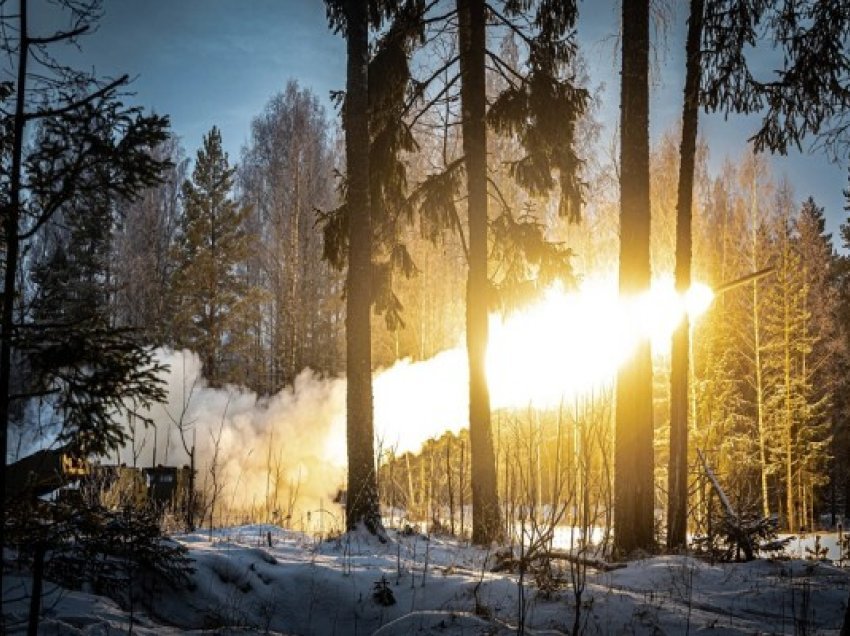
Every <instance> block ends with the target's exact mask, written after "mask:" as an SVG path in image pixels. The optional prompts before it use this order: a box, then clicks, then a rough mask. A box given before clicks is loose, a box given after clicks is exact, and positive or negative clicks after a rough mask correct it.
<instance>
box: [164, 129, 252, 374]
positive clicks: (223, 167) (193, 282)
mask: <svg viewBox="0 0 850 636" xmlns="http://www.w3.org/2000/svg"><path fill="white" fill-rule="evenodd" d="M234 173H235V169H234V168H231V167H230V165H229V163H228V158H227V153H225V152H224V150H223V148H222V145H221V133H220V132H219V130H218V128H216V127H213V128H212V130H210V132H209V133H208V134H207V135H205V136H204V140H203V148H201V149H200V150H198V153H197V158H196V161H195V167H194V170H193V171H192V179H191V180H187V181H185V182H184V184H183V202H184V203H183V205H184V209H183V216H182V218H181V223H180V233H179V236H178V239H177V246H176V261H177V262H176V269H175V272H174V276H173V279H172V283H171V297H172V299H173V302H174V304H175V317H174V324H173V334H172V335H173V338H174V344H175V345H176V346H178V347H187V348H190V349H192V350H194V351H197V352H198V354H199V355H200V357H201V362H202V364H203V368H204V374H205V376H206V378H207V380H208V381H209V382H210V383H211V384H212V385H213V386H217V385H220V384H222V383H224V382H229V381H238V379H239V369H240V363H241V362H242V361H243V359H242V358H243V352H244V351H245V350H246V348H247V344H246V340H247V339H249V338H250V334H251V327H252V325H253V324H255V323H254V321H253V320H252V318H253V314H254V312H255V311H256V306H257V304H256V302H255V301H256V289H255V288H252V287H249V286H248V285H247V284H246V281H245V277H244V263H245V261H246V259H247V256H248V251H249V244H248V238H247V233H246V232H245V228H244V221H245V217H246V215H247V213H248V210H247V208H241V207H239V206H238V205H237V204H236V203H235V202H234V201H233V199H232V198H231V190H232V187H233V175H234Z"/></svg>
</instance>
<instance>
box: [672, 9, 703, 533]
mask: <svg viewBox="0 0 850 636" xmlns="http://www.w3.org/2000/svg"><path fill="white" fill-rule="evenodd" d="M702 15H703V0H691V17H690V20H689V23H688V40H687V43H686V45H685V55H686V57H687V60H686V72H685V99H684V106H683V107H682V145H681V146H680V149H679V191H678V194H677V199H676V291H677V292H678V293H679V294H686V293H687V291H688V289H689V288H690V286H691V251H692V247H691V246H692V240H691V214H692V212H691V210H692V206H693V194H694V163H695V158H696V145H697V126H698V121H699V85H700V77H701V76H702V65H701V64H700V41H701V40H702ZM689 349H690V325H689V323H688V315H687V314H685V316H684V319H683V320H682V322H681V323H680V324H679V326H678V327H677V329H676V331H675V332H674V333H673V347H672V353H671V357H672V360H671V369H670V466H669V470H668V479H669V481H668V490H667V492H668V500H667V547H668V548H670V549H673V548H684V547H685V546H686V545H687V530H688V353H689Z"/></svg>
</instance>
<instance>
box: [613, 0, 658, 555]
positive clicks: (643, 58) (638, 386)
mask: <svg viewBox="0 0 850 636" xmlns="http://www.w3.org/2000/svg"><path fill="white" fill-rule="evenodd" d="M622 24H623V50H622V78H621V104H620V140H621V141H620V271H619V279H620V296H621V297H623V298H626V299H629V298H635V297H637V296H638V295H640V294H644V293H646V292H648V291H649V288H650V281H651V269H650V267H651V266H650V252H649V236H650V205H649V83H648V79H649V0H623V21H622ZM616 399H617V410H616V418H615V420H616V421H615V449H614V452H615V454H614V457H615V473H614V506H615V515H616V516H615V524H614V545H615V548H616V550H617V551H618V552H619V553H620V554H621V555H628V554H629V553H631V552H633V551H634V550H638V549H640V550H652V549H654V523H653V519H654V516H653V511H654V507H655V505H654V503H655V502H654V484H653V466H654V458H653V446H652V441H653V421H652V356H651V352H650V345H649V340H648V339H646V338H644V339H642V340H641V341H640V342H639V343H638V346H637V347H636V348H635V352H634V354H633V355H632V357H631V358H630V359H629V361H628V362H626V363H625V364H624V365H623V366H622V367H621V368H620V370H619V371H618V374H617V398H616Z"/></svg>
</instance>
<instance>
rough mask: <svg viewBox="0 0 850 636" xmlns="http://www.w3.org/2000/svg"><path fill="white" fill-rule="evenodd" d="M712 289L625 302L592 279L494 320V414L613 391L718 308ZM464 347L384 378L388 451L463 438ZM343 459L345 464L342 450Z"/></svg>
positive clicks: (379, 394) (667, 289) (379, 379)
mask: <svg viewBox="0 0 850 636" xmlns="http://www.w3.org/2000/svg"><path fill="white" fill-rule="evenodd" d="M712 298H713V292H712V291H711V289H710V288H709V287H707V286H706V285H703V284H701V283H696V284H694V285H693V286H692V287H691V289H690V290H689V292H688V293H687V294H686V295H684V296H682V295H680V294H678V293H677V292H676V290H675V286H674V284H673V279H672V277H665V278H660V279H658V280H657V281H655V282H654V283H653V286H652V290H651V291H650V292H649V293H648V294H645V295H642V296H638V297H635V298H632V299H628V300H626V299H621V298H620V297H619V294H618V291H617V284H616V281H615V280H613V279H587V280H585V281H584V282H582V283H581V284H580V286H579V288H578V289H577V290H576V291H565V290H564V289H563V288H562V287H560V286H553V287H551V288H550V289H549V290H547V292H546V293H545V294H544V297H543V299H542V300H541V301H540V302H538V303H536V304H534V305H532V306H529V307H527V308H526V309H524V310H523V311H521V312H517V313H512V314H510V315H508V316H504V317H503V316H500V315H493V316H491V318H490V340H489V347H488V354H487V377H488V381H489V386H490V396H491V405H492V407H493V408H494V409H499V408H526V407H529V406H531V407H534V408H541V409H546V408H553V407H557V406H558V405H559V404H561V403H563V402H568V401H571V400H573V399H574V398H575V397H579V396H581V395H584V394H586V393H588V392H589V391H591V390H592V389H594V388H598V387H601V386H604V385H606V384H608V383H610V382H611V381H612V380H613V378H614V376H615V374H616V372H617V369H618V367H619V366H620V365H622V364H623V362H624V361H625V360H627V359H628V358H629V356H630V355H631V354H632V352H633V351H634V349H635V347H636V346H637V344H638V343H639V342H640V341H641V340H643V339H645V338H650V340H651V342H652V349H653V351H654V352H655V353H656V354H659V355H665V354H669V349H670V339H671V336H672V334H673V331H674V330H675V329H676V326H677V325H678V324H680V322H681V320H682V319H683V317H684V316H685V314H686V313H687V314H688V315H689V316H690V317H691V319H694V318H696V317H697V316H699V315H700V314H702V313H703V312H705V311H706V309H708V306H709V305H710V304H711V301H712ZM467 377H468V376H467V362H466V351H465V349H464V347H463V345H462V344H461V345H459V346H458V347H456V348H454V349H451V350H449V351H444V352H443V353H440V354H439V355H437V356H435V357H434V358H431V359H430V360H425V361H423V362H415V363H412V362H410V361H409V360H403V361H401V362H399V363H397V364H396V365H394V366H393V367H391V368H390V369H387V370H384V371H381V372H379V373H377V374H376V376H375V385H374V390H375V429H376V432H377V435H378V439H379V443H380V444H381V445H383V446H384V448H387V447H395V448H396V449H397V450H399V451H405V450H416V449H418V447H419V446H420V445H421V444H422V442H424V441H425V440H426V439H428V438H429V437H434V436H439V435H440V434H442V433H443V432H445V431H447V430H450V431H453V432H457V431H458V430H459V429H460V428H462V427H463V426H465V425H466V423H467V420H468V394H467V391H468V383H467ZM337 452H338V453H340V455H341V456H342V457H344V448H343V447H342V444H340V445H339V447H338V448H337Z"/></svg>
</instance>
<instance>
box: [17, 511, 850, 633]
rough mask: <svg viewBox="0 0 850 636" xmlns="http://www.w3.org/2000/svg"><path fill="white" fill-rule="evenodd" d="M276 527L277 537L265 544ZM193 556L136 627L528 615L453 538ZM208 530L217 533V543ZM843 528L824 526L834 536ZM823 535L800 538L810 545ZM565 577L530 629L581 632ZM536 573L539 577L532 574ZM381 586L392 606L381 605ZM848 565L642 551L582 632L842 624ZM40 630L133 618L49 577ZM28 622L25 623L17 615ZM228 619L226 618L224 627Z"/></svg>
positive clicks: (357, 623) (251, 529) (602, 587)
mask: <svg viewBox="0 0 850 636" xmlns="http://www.w3.org/2000/svg"><path fill="white" fill-rule="evenodd" d="M269 536H271V540H272V547H269V546H268V538H269ZM176 538H177V539H178V540H179V541H181V542H182V543H183V544H185V545H186V546H187V547H188V548H189V550H190V555H191V557H192V559H193V560H194V562H195V568H196V572H195V574H194V576H193V580H194V583H195V586H194V590H191V591H189V590H184V591H179V592H170V593H168V594H163V595H162V596H161V597H160V598H158V599H157V600H156V602H155V603H154V604H153V606H152V607H150V608H147V610H146V611H145V613H144V614H141V615H140V614H139V613H138V612H137V613H136V621H137V622H136V624H135V625H134V627H133V632H134V633H136V634H141V635H143V636H144V635H147V634H176V633H201V632H204V633H208V632H210V631H215V633H234V629H233V628H243V629H242V630H240V631H239V633H246V632H247V633H268V632H276V633H283V634H316V635H318V636H325V635H331V634H340V635H347V634H377V635H379V636H390V635H396V634H468V635H472V634H513V633H516V632H517V628H518V626H519V622H520V601H519V598H520V594H519V593H520V586H519V582H518V577H517V575H516V574H508V573H492V572H490V571H489V568H487V567H485V562H488V558H489V557H492V554H489V553H488V552H487V551H485V550H482V549H480V548H475V547H470V546H468V545H466V544H464V543H462V542H459V541H457V540H455V539H448V538H441V537H432V538H431V539H430V540H429V539H428V538H427V537H424V536H422V535H417V534H413V535H408V536H405V535H400V534H396V533H395V532H394V531H392V530H391V531H389V541H387V542H386V543H381V542H379V541H378V540H377V539H376V538H374V537H371V536H369V535H367V534H363V533H353V534H349V535H345V536H343V537H342V538H339V539H336V540H331V541H319V540H318V539H317V538H314V537H310V536H307V535H305V534H301V533H295V532H289V531H285V530H281V529H280V528H277V527H274V526H260V525H254V526H240V527H235V528H230V529H225V530H219V531H216V532H214V533H213V535H212V538H211V537H210V534H209V533H208V532H199V533H195V534H190V535H180V536H178V537H176ZM211 539H212V540H211ZM836 541H837V538H836V536H835V535H828V534H827V535H824V536H823V537H822V539H821V543H822V544H823V545H827V544H828V545H833V544H835V543H836ZM813 542H814V535H809V537H807V538H806V539H803V540H799V541H796V542H792V544H791V546H790V548H791V551H792V552H793V551H795V550H797V549H799V550H800V551H801V552H800V553H803V554H805V552H804V549H805V545H811V544H812V543H813ZM561 565H562V566H563V567H564V568H565V569H564V570H563V572H561V575H562V576H563V578H564V582H565V584H564V585H563V587H561V588H560V589H557V590H555V591H554V592H552V593H551V594H549V595H544V594H542V593H540V592H539V591H538V589H537V587H536V586H535V585H534V583H533V581H531V582H526V585H525V587H524V589H523V592H524V594H523V595H524V602H525V610H524V618H525V626H526V632H527V633H529V634H567V633H573V624H574V617H575V597H574V595H573V587H572V585H571V584H570V583H569V581H570V571H569V568H568V566H567V564H561ZM529 578H533V577H530V576H529ZM28 584H29V582H28V580H27V579H26V578H24V577H20V576H19V577H14V576H13V577H9V580H8V581H7V585H8V586H7V588H6V590H5V592H4V599H5V602H6V610H7V612H9V611H11V615H9V614H7V619H8V618H11V619H12V620H11V621H9V620H7V628H8V629H9V632H10V633H11V634H20V633H25V631H26V624H25V619H26V613H27V603H28V599H27V593H26V588H27V586H28ZM376 584H379V585H381V586H383V587H384V588H385V590H389V592H386V591H385V592H384V594H385V595H387V596H389V595H391V596H392V597H393V598H394V600H395V603H394V604H392V605H382V604H379V603H378V602H376V600H375V598H374V591H375V586H376ZM848 590H850V574H848V572H847V571H846V570H844V569H842V568H839V567H837V566H836V565H834V564H831V563H826V562H815V561H808V560H804V559H792V560H775V561H774V560H766V559H764V560H758V561H754V562H751V563H741V564H709V563H707V562H705V561H701V560H697V559H694V558H690V557H685V556H660V557H653V558H647V559H644V560H640V561H632V562H630V563H629V564H628V566H627V567H625V568H623V569H619V570H614V571H610V572H599V571H596V570H590V569H589V570H588V571H587V589H586V590H585V592H584V595H583V597H582V602H581V619H580V621H581V629H582V633H586V634H686V633H694V634H797V633H805V634H837V633H838V632H839V630H840V628H841V623H842V620H843V616H844V607H845V603H846V601H847V598H848ZM45 591H46V592H47V593H48V594H47V597H46V599H45V603H44V607H45V611H44V619H43V621H42V632H41V633H44V634H63V635H65V634H68V635H70V634H85V635H95V634H97V635H100V634H111V633H127V631H128V624H129V615H128V612H127V611H125V610H122V609H120V608H119V607H118V606H117V605H116V604H115V603H113V602H112V601H109V600H108V599H104V598H102V597H97V596H94V595H91V594H87V593H84V592H72V591H68V590H61V589H57V588H55V587H53V586H51V585H49V584H48V585H47V586H46V590H45ZM16 620H17V621H18V622H17V623H16V622H15V621H16ZM224 627H227V629H222V628H224Z"/></svg>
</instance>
